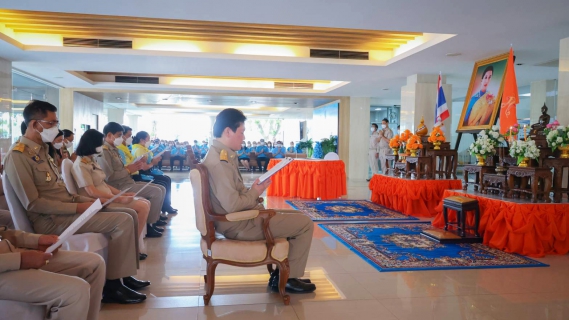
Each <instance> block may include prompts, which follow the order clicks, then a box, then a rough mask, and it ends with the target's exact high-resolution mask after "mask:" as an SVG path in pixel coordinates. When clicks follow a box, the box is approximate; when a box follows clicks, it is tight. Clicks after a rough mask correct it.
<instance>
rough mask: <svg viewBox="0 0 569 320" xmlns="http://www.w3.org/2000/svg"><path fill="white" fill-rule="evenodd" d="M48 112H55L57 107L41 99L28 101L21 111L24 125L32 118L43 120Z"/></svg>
mask: <svg viewBox="0 0 569 320" xmlns="http://www.w3.org/2000/svg"><path fill="white" fill-rule="evenodd" d="M48 112H57V108H56V107H55V106H54V105H53V104H51V103H49V102H45V101H41V100H32V101H30V102H29V103H28V105H27V106H26V107H25V108H24V112H23V114H24V122H25V123H26V126H27V125H29V124H30V121H32V120H43V119H44V118H45V117H47V113H48Z"/></svg>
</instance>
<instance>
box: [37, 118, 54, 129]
mask: <svg viewBox="0 0 569 320" xmlns="http://www.w3.org/2000/svg"><path fill="white" fill-rule="evenodd" d="M32 120H36V121H38V122H43V123H47V124H48V125H49V126H50V128H51V127H53V126H57V127H58V128H59V121H58V120H55V121H46V120H39V119H32Z"/></svg>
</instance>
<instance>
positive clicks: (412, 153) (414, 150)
mask: <svg viewBox="0 0 569 320" xmlns="http://www.w3.org/2000/svg"><path fill="white" fill-rule="evenodd" d="M409 151H410V152H411V157H416V156H417V149H409Z"/></svg>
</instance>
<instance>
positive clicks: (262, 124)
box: [254, 119, 282, 141]
mask: <svg viewBox="0 0 569 320" xmlns="http://www.w3.org/2000/svg"><path fill="white" fill-rule="evenodd" d="M254 123H255V125H256V126H257V130H258V131H259V133H260V134H261V136H262V137H263V139H265V141H274V140H276V137H277V135H279V133H280V132H281V126H282V120H281V119H262V120H255V121H254Z"/></svg>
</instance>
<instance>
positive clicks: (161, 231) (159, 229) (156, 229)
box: [151, 225, 164, 233]
mask: <svg viewBox="0 0 569 320" xmlns="http://www.w3.org/2000/svg"><path fill="white" fill-rule="evenodd" d="M151 227H152V229H154V230H155V231H158V232H160V233H163V232H164V228H160V227H157V226H155V225H152V226H151Z"/></svg>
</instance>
